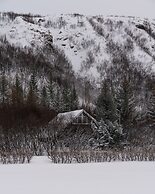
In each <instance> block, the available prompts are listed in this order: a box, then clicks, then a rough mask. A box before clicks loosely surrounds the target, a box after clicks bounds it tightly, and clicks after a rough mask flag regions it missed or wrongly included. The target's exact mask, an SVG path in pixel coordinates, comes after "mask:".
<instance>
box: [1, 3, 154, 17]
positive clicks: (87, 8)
mask: <svg viewBox="0 0 155 194" xmlns="http://www.w3.org/2000/svg"><path fill="white" fill-rule="evenodd" d="M0 11H16V12H25V13H29V12H32V13H39V14H40V13H41V14H44V15H47V14H55V13H81V14H88V15H99V14H103V15H111V14H117V15H130V16H140V17H149V18H155V0H55V1H54V0H0Z"/></svg>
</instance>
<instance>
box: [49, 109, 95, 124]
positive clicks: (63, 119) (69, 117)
mask: <svg viewBox="0 0 155 194" xmlns="http://www.w3.org/2000/svg"><path fill="white" fill-rule="evenodd" d="M82 113H85V114H86V115H87V116H88V117H89V118H91V119H92V120H93V121H94V122H95V123H97V121H96V120H95V119H94V118H93V117H92V116H91V115H90V114H89V113H87V112H86V111H85V110H84V109H80V110H75V111H70V112H65V113H59V114H58V115H57V116H56V117H55V119H54V120H53V121H56V122H60V124H63V127H65V126H66V125H68V124H69V123H71V122H72V121H73V120H74V119H75V118H77V117H78V116H80V115H81V114H82Z"/></svg>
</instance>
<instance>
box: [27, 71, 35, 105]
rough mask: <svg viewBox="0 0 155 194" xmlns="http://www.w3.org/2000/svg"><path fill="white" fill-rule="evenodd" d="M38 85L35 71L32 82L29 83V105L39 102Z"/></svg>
mask: <svg viewBox="0 0 155 194" xmlns="http://www.w3.org/2000/svg"><path fill="white" fill-rule="evenodd" d="M37 94H38V87H37V81H36V75H35V72H33V74H32V75H31V78H30V83H29V91H28V95H27V103H28V105H34V106H35V105H36V104H37V103H38V95H37Z"/></svg>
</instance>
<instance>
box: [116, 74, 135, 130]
mask: <svg viewBox="0 0 155 194" xmlns="http://www.w3.org/2000/svg"><path fill="white" fill-rule="evenodd" d="M118 110H119V114H120V122H121V124H122V125H123V126H125V127H129V126H131V125H132V122H133V121H134V118H135V102H134V95H133V89H132V85H131V82H130V81H128V80H127V78H126V77H124V79H123V81H122V84H121V87H120V90H119V95H118Z"/></svg>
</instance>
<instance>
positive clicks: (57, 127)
mask: <svg viewBox="0 0 155 194" xmlns="http://www.w3.org/2000/svg"><path fill="white" fill-rule="evenodd" d="M94 125H95V126H97V121H96V119H95V118H93V117H92V116H91V115H90V114H89V113H87V112H86V111H85V110H84V109H81V110H75V111H71V112H65V113H59V114H58V115H57V116H56V117H55V118H54V119H53V120H52V121H51V122H50V124H49V127H50V129H51V130H50V131H54V133H55V134H56V136H57V138H58V139H59V141H61V140H62V141H64V140H65V141H66V142H73V140H75V142H78V140H79V139H81V138H84V139H85V141H84V142H88V139H89V138H90V137H91V136H92V135H93V132H94V131H93V127H92V126H94ZM67 144H69V143H67ZM71 144H73V143H71Z"/></svg>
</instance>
